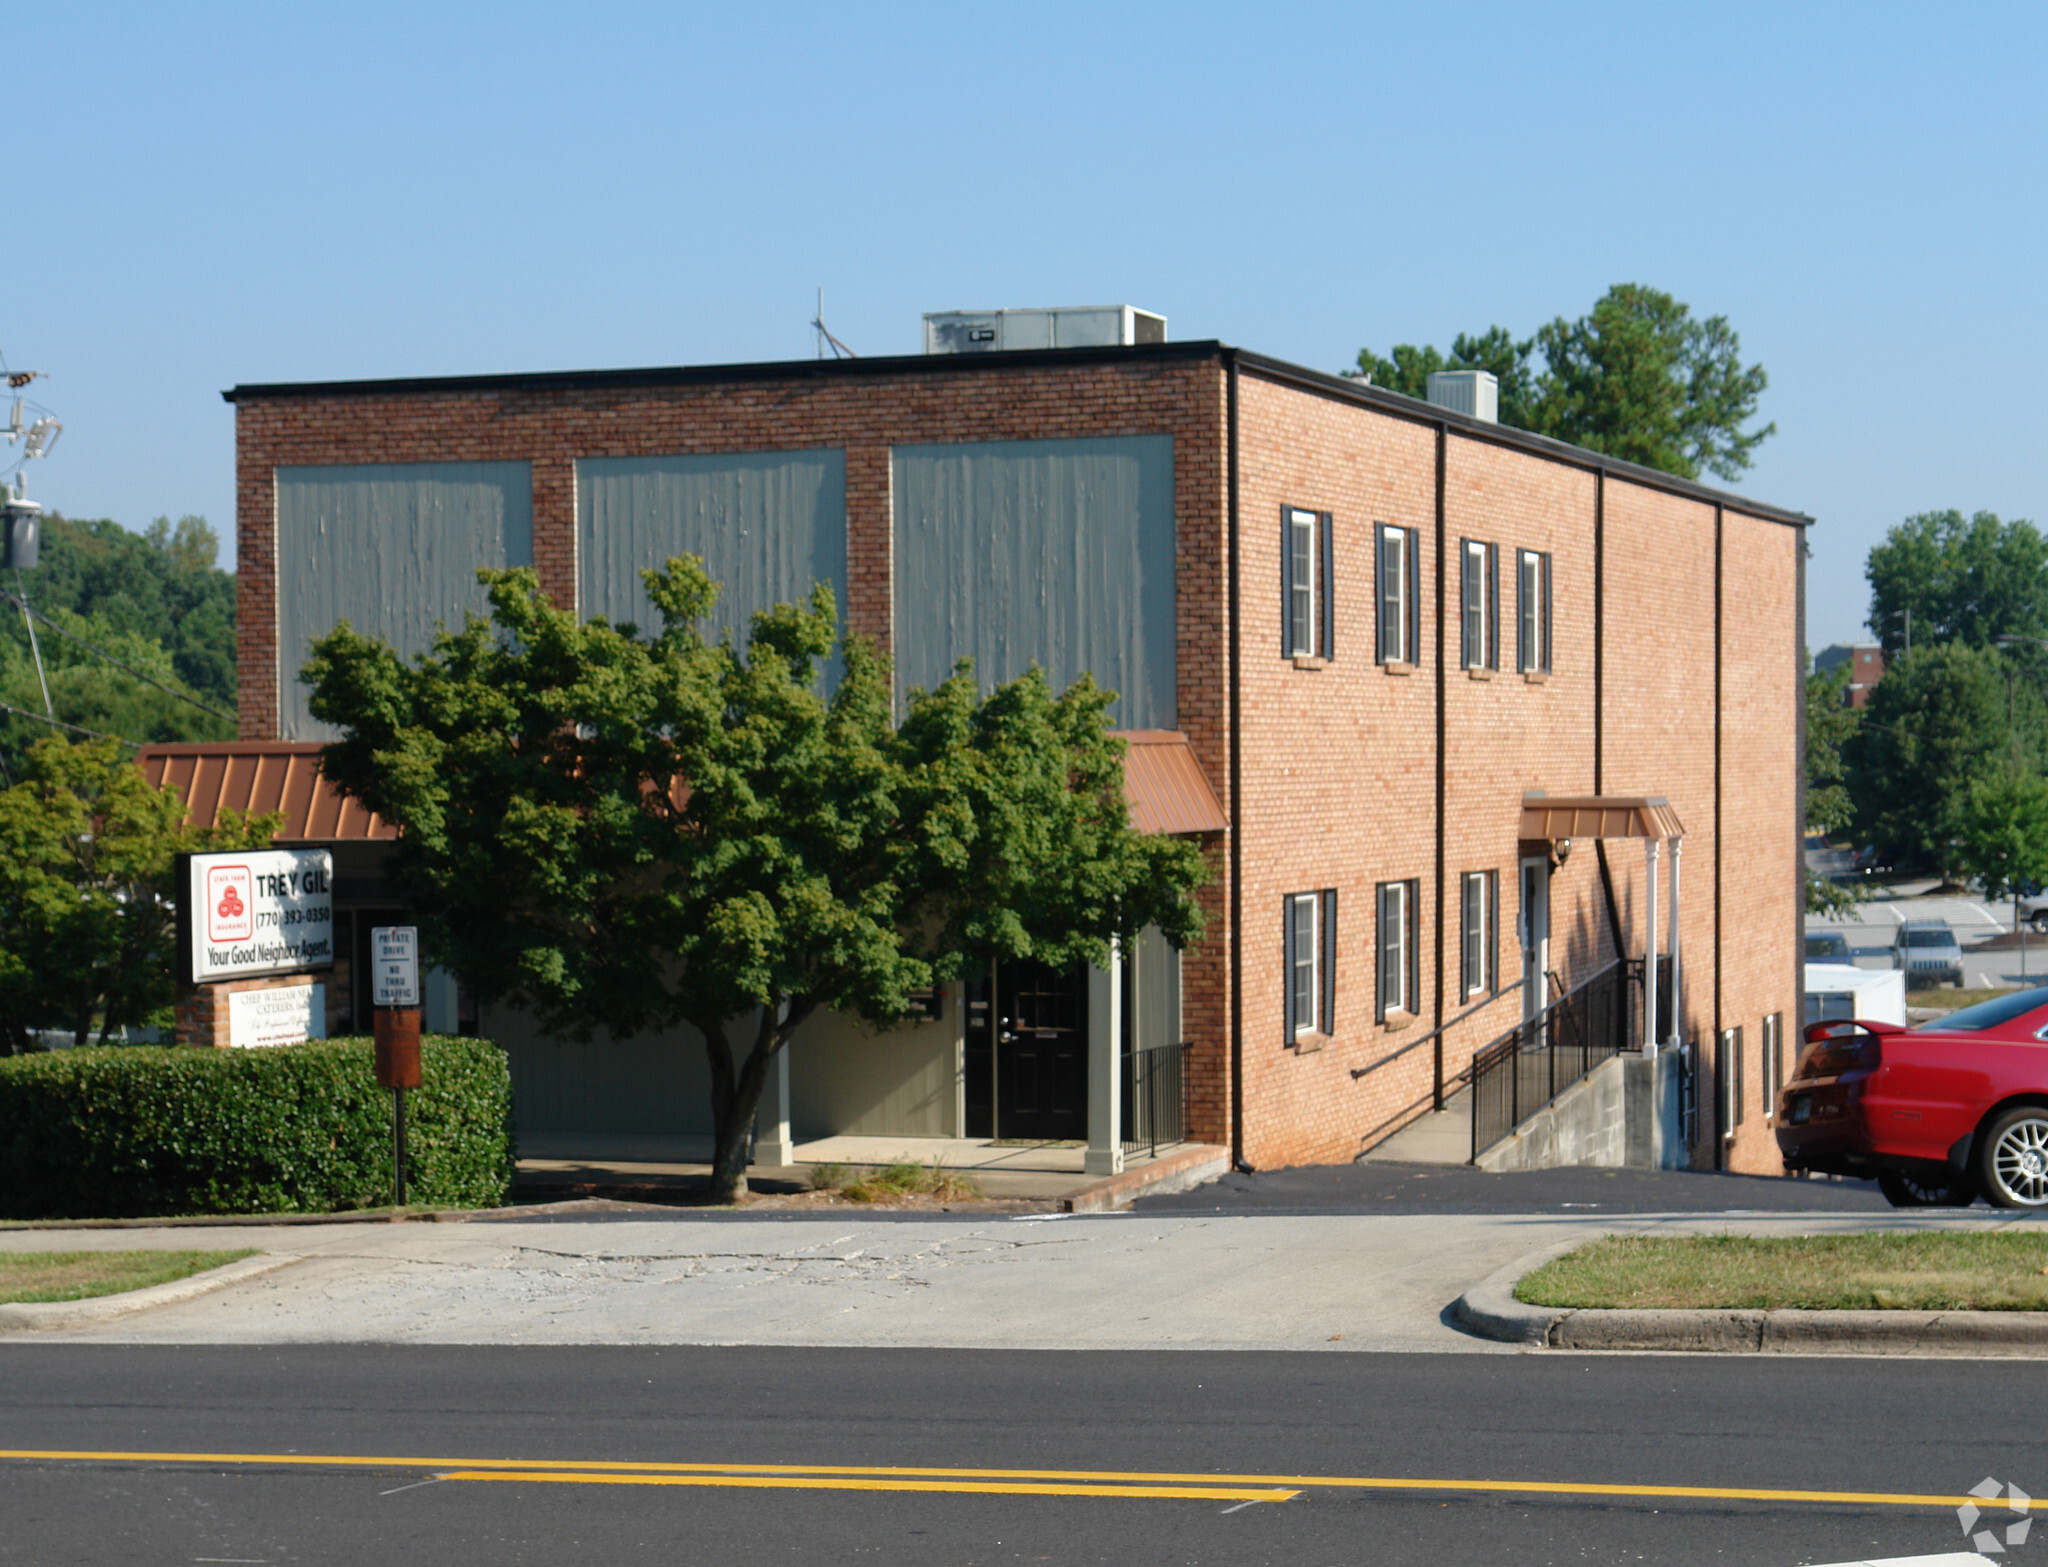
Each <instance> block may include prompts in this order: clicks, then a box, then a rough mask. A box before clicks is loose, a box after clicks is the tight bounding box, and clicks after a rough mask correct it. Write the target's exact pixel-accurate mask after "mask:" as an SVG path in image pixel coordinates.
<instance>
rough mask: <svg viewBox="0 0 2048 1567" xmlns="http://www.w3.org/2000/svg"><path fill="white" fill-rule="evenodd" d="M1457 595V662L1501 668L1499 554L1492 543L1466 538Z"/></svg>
mask: <svg viewBox="0 0 2048 1567" xmlns="http://www.w3.org/2000/svg"><path fill="white" fill-rule="evenodd" d="M1459 561H1460V578H1459V583H1458V598H1459V603H1460V605H1461V607H1462V610H1463V614H1462V621H1463V624H1462V626H1461V629H1460V634H1459V637H1458V662H1459V664H1460V666H1461V667H1463V668H1465V669H1498V668H1500V613H1499V611H1500V557H1499V552H1498V551H1496V550H1495V548H1494V547H1493V546H1492V545H1491V544H1486V543H1483V542H1481V541H1480V540H1478V539H1466V540H1465V541H1464V543H1463V547H1462V549H1461V550H1460V551H1459Z"/></svg>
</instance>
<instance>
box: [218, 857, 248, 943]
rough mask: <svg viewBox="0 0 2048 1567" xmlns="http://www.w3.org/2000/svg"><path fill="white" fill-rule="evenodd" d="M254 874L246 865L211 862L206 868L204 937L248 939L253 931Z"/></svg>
mask: <svg viewBox="0 0 2048 1567" xmlns="http://www.w3.org/2000/svg"><path fill="white" fill-rule="evenodd" d="M253 882H254V878H253V877H252V876H251V875H250V874H249V867H248V866H246V865H213V866H209V867H208V868H207V872H206V939H207V940H208V941H211V942H227V941H248V940H250V939H252V938H253V937H254V936H255V934H256V911H255V909H254V908H253V907H251V905H252V904H253V903H254V902H255V897H256V894H255V890H254V887H253V885H252V884H253Z"/></svg>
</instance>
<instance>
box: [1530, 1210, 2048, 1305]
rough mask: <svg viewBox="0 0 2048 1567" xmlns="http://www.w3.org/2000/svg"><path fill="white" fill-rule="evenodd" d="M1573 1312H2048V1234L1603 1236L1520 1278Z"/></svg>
mask: <svg viewBox="0 0 2048 1567" xmlns="http://www.w3.org/2000/svg"><path fill="white" fill-rule="evenodd" d="M1515 1299H1517V1300H1519V1301H1521V1302H1522V1303H1523V1304H1525V1305H1529V1306H1558V1307H1565V1308H1570V1309H1577V1310H1599V1309H1602V1308H1623V1309H1628V1308H1637V1307H1651V1308H1686V1307H1691V1308H1699V1309H1714V1310H1734V1311H1776V1310H1802V1311H2048V1232H2043V1231H2036V1230H2006V1231H2000V1232H1998V1233H1996V1234H1982V1233H1977V1234H1971V1233H1957V1232H1945V1231H1944V1232H1923V1233H1919V1234H1903V1233H1899V1232H1896V1231H1889V1232H1884V1233H1879V1234H1871V1235H1800V1236H1784V1237H1778V1236H1758V1235H1686V1236H1643V1235H1607V1236H1603V1237H1601V1238H1600V1239H1599V1240H1597V1241H1594V1242H1592V1243H1591V1244H1589V1245H1586V1246H1581V1247H1580V1248H1579V1249H1578V1250H1577V1251H1575V1252H1572V1253H1570V1254H1569V1255H1567V1256H1563V1257H1559V1258H1557V1259H1556V1260H1555V1261H1553V1262H1549V1263H1546V1264H1544V1266H1542V1267H1540V1268H1538V1269H1537V1270H1536V1271H1535V1272H1534V1273H1531V1274H1529V1275H1528V1276H1527V1277H1526V1278H1524V1279H1523V1280H1522V1281H1521V1282H1520V1283H1518V1284H1517V1285H1516V1286H1515Z"/></svg>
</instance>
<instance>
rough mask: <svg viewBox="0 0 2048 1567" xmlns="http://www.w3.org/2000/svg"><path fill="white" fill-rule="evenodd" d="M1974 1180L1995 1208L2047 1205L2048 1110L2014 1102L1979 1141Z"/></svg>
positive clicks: (2044, 1206) (2041, 1206)
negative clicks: (1975, 1179) (1975, 1177)
mask: <svg viewBox="0 0 2048 1567" xmlns="http://www.w3.org/2000/svg"><path fill="white" fill-rule="evenodd" d="M1977 1183H1978V1185H1979V1186H1981V1187H1982V1188H1983V1190H1984V1197H1985V1200H1986V1201H1988V1202H1989V1203H1990V1204H1991V1205H1992V1206H1993V1207H1994V1208H2048V1109H2043V1108H2042V1107H2041V1106H2040V1105H2015V1106H2014V1107H2013V1108H2012V1109H2010V1110H2008V1111H2006V1112H2005V1114H2003V1115H2001V1116H2000V1117H1999V1118H1998V1119H1997V1120H1995V1121H1993V1122H1992V1123H1991V1125H1990V1126H1989V1127H1988V1128H1987V1129H1986V1130H1985V1133H1984V1137H1983V1140H1982V1141H1981V1142H1980V1143H1979V1144H1978V1152H1977Z"/></svg>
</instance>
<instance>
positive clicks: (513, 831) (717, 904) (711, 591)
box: [304, 557, 1206, 1200]
mask: <svg viewBox="0 0 2048 1567" xmlns="http://www.w3.org/2000/svg"><path fill="white" fill-rule="evenodd" d="M645 576H646V581H647V584H648V592H649V595H650V597H651V598H652V599H653V601H654V603H655V604H656V606H657V607H658V608H659V610H660V613H661V617H662V629H661V630H660V631H659V632H658V633H656V634H654V635H651V636H650V635H643V634H642V633H641V632H639V630H638V629H637V628H635V627H633V626H629V625H609V624H606V623H605V622H602V621H592V622H589V623H587V624H579V623H578V622H577V620H576V618H575V617H574V615H572V614H569V613H567V612H564V611H562V610H558V609H556V608H554V607H553V606H552V605H550V604H549V603H548V602H547V601H546V600H545V599H544V598H543V597H542V596H541V593H540V590H539V586H538V582H537V579H536V578H535V576H534V574H533V573H532V572H531V571H529V570H516V571H506V572H492V571H485V572H481V573H479V577H480V580H482V581H483V582H484V583H485V585H486V587H487V589H488V593H489V598H490V604H491V619H490V621H489V622H488V623H486V622H484V621H481V620H478V619H475V618H474V617H472V618H471V619H470V620H469V621H468V622H467V624H466V625H465V626H464V627H463V628H462V629H461V630H460V631H455V632H444V633H443V634H442V635H441V636H440V637H439V638H438V639H437V641H436V644H435V647H434V649H433V651H432V653H431V654H429V655H427V656H424V657H422V658H421V659H419V660H418V661H417V662H416V663H415V664H413V665H411V666H408V665H407V664H406V663H405V662H404V661H402V660H401V659H400V658H399V657H398V656H397V655H396V654H395V653H394V652H393V651H392V650H391V649H390V648H389V647H388V646H386V645H385V644H383V643H382V642H380V641H378V640H375V639H372V638H368V637H364V636H362V635H360V634H358V633H357V632H356V631H354V630H353V628H351V627H350V626H349V625H347V624H346V623H343V624H342V625H340V626H338V627H336V629H335V630H334V631H333V632H332V633H330V634H329V635H328V636H326V637H324V638H322V639H321V640H320V641H318V642H317V643H315V644H314V649H313V656H312V658H311V659H310V661H309V662H308V664H307V666H306V669H305V674H304V678H305V679H306V680H307V682H308V683H309V684H310V685H311V686H312V688H313V698H312V710H313V713H314V714H315V716H317V717H319V718H321V719H323V720H325V721H327V722H329V723H332V724H335V725H337V726H338V727H339V728H340V729H341V730H342V736H343V737H342V739H341V740H340V741H338V742H337V743H335V744H334V745H332V746H330V747H328V748H327V750H326V752H325V757H324V760H323V764H322V766H323V770H324V771H325V773H326V775H327V777H328V778H330V779H331V780H333V781H334V783H335V784H336V785H337V786H338V787H340V788H341V789H342V790H344V791H345V792H346V793H348V794H350V795H352V796H354V797H355V798H357V799H359V800H361V801H362V802H363V803H364V804H365V805H367V806H369V807H370V808H371V809H373V810H376V811H377V812H379V813H380V814H382V815H383V816H384V817H385V818H386V820H389V821H392V822H394V823H396V824H397V825H398V826H399V827H400V828H401V829H402V836H401V837H400V839H399V841H398V844H397V846H396V850H395V854H394V862H393V863H394V868H393V876H394V878H395V880H396V883H397V886H398V889H399V891H400V893H401V895H402V896H403V897H404V898H405V900H406V901H407V902H408V903H409V904H410V905H411V906H412V907H413V908H414V909H415V910H417V911H418V914H419V916H420V918H421V923H422V927H423V929H422V935H423V939H424V941H425V943H426V945H427V948H428V950H429V952H430V953H431V954H433V955H434V956H436V957H437V958H439V959H440V960H441V961H443V962H446V963H448V964H449V965H450V966H451V967H453V968H454V969H455V970H456V971H457V972H458V973H461V974H462V975H463V976H464V977H465V978H466V979H467V980H469V981H470V982H471V983H472V984H473V985H474V986H475V987H476V988H477V989H478V990H479V991H480V992H481V993H482V994H484V995H486V996H489V997H493V998H496V999H503V1000H512V1001H518V1002H521V1003H523V1004H525V1005H528V1006H530V1007H532V1008H533V1009H534V1010H535V1011H536V1012H537V1013H538V1014H539V1016H540V1017H541V1018H542V1020H543V1021H544V1022H546V1023H547V1024H549V1025H550V1026H552V1027H555V1028H557V1029H560V1030H563V1031H566V1032H570V1033H572V1034H587V1033H588V1032H590V1031H591V1030H592V1029H594V1028H602V1029H604V1030H606V1031H608V1032H610V1033H612V1034H614V1035H617V1036H624V1035H628V1034H632V1033H637V1032H641V1031H645V1030H649V1029H655V1028H662V1027H668V1026H673V1025H675V1024H679V1023H680V1024H687V1025H689V1026H690V1027H692V1028H694V1029H695V1030H696V1031H697V1033H699V1034H700V1035H701V1036H702V1037H703V1039H704V1042H705V1048H706V1053H707V1056H708V1058H709V1065H710V1072H711V1096H712V1114H713V1120H714V1123H715V1128H716V1145H717V1148H716V1154H715V1157H714V1174H713V1184H714V1188H715V1190H716V1192H717V1193H718V1195H720V1196H721V1197H722V1198H725V1199H728V1200H729V1199H732V1198H736V1197H737V1196H738V1194H739V1193H740V1191H741V1190H742V1189H743V1185H744V1178H745V1170H746V1155H747V1139H748V1130H749V1128H750V1126H751V1124H752V1121H753V1117H754V1111H755V1106H756V1103H757V1101H758V1099H759V1096H760V1092H761V1088H762V1085H763V1083H764V1082H765V1080H766V1073H767V1070H768V1067H769V1064H770V1062H771V1061H772V1059H773V1057H774V1055H775V1053H776V1051H778V1050H780V1049H782V1048H784V1046H785V1045H786V1043H787V1041H788V1040H789V1038H790V1036H791V1034H792V1033H793V1032H794V1031H795V1030H796V1029H797V1027H798V1026H799V1025H800V1024H802V1023H803V1021H804V1020H805V1019H806V1018H808V1017H809V1016H810V1015H811V1014H812V1013H813V1012H815V1011H817V1010H819V1009H820V1008H830V1009H835V1010H839V1011H843V1012H847V1013H851V1014H853V1015H856V1016H858V1017H860V1018H862V1019H864V1020H866V1021H867V1022H868V1023H869V1024H871V1025H873V1026H876V1027H886V1026H891V1025H893V1024H895V1023H897V1022H899V1021H901V1020H902V1019H903V1018H904V1017H905V1015H906V1014H907V1013H908V1012H909V1010H910V1006H911V996H912V993H913V992H915V991H918V990H921V989H924V988H926V987H928V986H930V985H932V984H934V983H936V982H938V981H940V980H944V979H947V978H950V977H953V976H955V975H957V974H959V973H960V972H962V970H963V968H964V966H965V964H966V963H967V962H968V961H970V960H971V959H981V960H986V959H988V958H990V957H1036V958H1039V959H1042V960H1044V961H1047V962H1051V963H1056V964H1066V963H1072V962H1076V961H1080V960H1082V959H1090V960H1094V961H1098V962H1099V961H1102V960H1104V959H1105V958H1106V956H1107V953H1108V947H1109V943H1110V941H1111V940H1112V939H1113V938H1115V937H1118V936H1130V935H1133V934H1135V933H1136V932H1137V931H1139V930H1140V929H1142V928H1143V927H1145V926H1146V925H1158V926H1159V927H1161V928H1162V930H1164V932H1165V933H1166V935H1167V936H1168V938H1169V939H1170V940H1172V941H1173V942H1175V943H1176V944H1180V943H1184V942H1186V941H1188V940H1191V939H1192V938H1193V937H1194V936H1195V935H1196V934H1197V933H1198V931H1199V929H1200V925H1201V918H1200V912H1199V910H1198V908H1197V907H1196V905H1195V902H1194V899H1193V893H1194V891H1195V889H1196V888H1197V887H1198V886H1199V885H1200V884H1201V882H1202V881H1203V880H1204V879H1205V876H1206V867H1205V865H1204V862H1203V860H1202V857H1201V855H1200V853H1199V851H1198V850H1197V849H1196V848H1194V847H1193V846H1192V845H1190V844H1188V843H1185V842H1182V841H1180V840H1176V839H1162V838H1152V837H1145V836H1143V835H1140V834H1139V833H1137V832H1135V831H1134V830H1133V829H1132V828H1131V826H1130V824H1129V819H1128V814H1127V811H1126V807H1125V802H1124V795H1123V774H1122V765H1121V761H1122V744H1121V742H1119V741H1116V740H1113V739H1111V738H1109V737H1108V736H1107V734H1106V732H1105V730H1104V721H1105V719H1104V715H1105V713H1106V710H1107V706H1108V703H1109V702H1110V701H1111V700H1113V698H1112V695H1111V694H1110V693H1108V692H1105V691H1103V690H1101V689H1100V688H1098V687H1097V686H1096V685H1095V684H1094V683H1093V682H1092V681H1091V680H1088V679H1085V678H1084V679H1083V680H1081V681H1079V682H1077V683H1076V684H1075V685H1074V686H1073V687H1071V688H1070V689H1068V690H1067V691H1066V692H1064V693H1061V694H1059V695H1057V696H1055V695H1054V694H1053V693H1052V692H1051V691H1050V690H1049V689H1048V687H1047V685H1046V682H1045V679H1044V677H1043V675H1042V674H1040V673H1039V672H1038V671H1037V670H1035V669H1034V670H1033V671H1032V672H1031V673H1029V674H1027V675H1025V676H1024V677H1022V678H1020V679H1018V680H1015V681H1012V682H1010V683H1009V684H1007V685H1004V686H1002V687H999V688H998V689H997V690H996V691H994V692H993V693H992V694H991V695H989V696H988V697H986V698H980V697H979V696H978V695H977V688H976V686H975V683H974V679H973V675H972V671H971V670H970V669H969V668H967V667H966V666H965V665H963V666H962V667H961V668H960V669H959V670H958V671H957V672H956V673H955V674H954V675H953V676H952V677H951V678H950V679H948V680H947V681H945V682H944V683H943V684H941V685H940V686H939V687H938V688H937V689H935V690H933V691H930V692H919V693H913V695H912V697H911V699H910V703H909V710H908V713H907V716H906V717H905V720H904V721H903V723H902V724H901V725H900V726H899V725H898V724H896V723H895V722H894V721H893V713H892V701H891V695H890V679H889V674H888V669H887V666H886V663H885V662H884V660H883V658H882V657H881V655H880V654H878V653H877V652H876V650H875V649H874V648H873V647H872V646H870V645H869V644H867V643H865V642H863V641H861V640H859V639H846V640H845V642H844V644H843V655H844V660H845V673H844V675H843V677H842V678H841V680H840V683H839V686H838V689H837V690H836V691H835V692H834V693H833V694H832V695H831V696H830V697H829V698H827V697H825V696H823V695H821V694H820V693H819V691H818V690H817V683H818V671H819V667H820V664H821V662H822V661H823V660H824V659H825V657H826V655H827V654H828V653H829V652H830V651H831V650H832V648H833V646H834V643H835V640H837V634H836V612H835V608H834V604H833V600H832V595H831V592H830V590H829V589H827V588H825V587H823V586H820V587H818V588H817V589H816V590H815V592H814V593H813V595H812V598H811V601H810V603H809V604H807V605H788V604H785V605H780V606H778V607H777V608H775V609H773V610H771V611H768V612H766V613H764V614H760V615H757V616H755V617H754V620H753V623H752V628H751V632H750V634H749V637H748V639H747V643H746V647H745V649H744V651H742V650H740V649H739V648H737V647H735V646H734V645H733V644H732V642H731V641H730V640H727V641H724V642H720V643H715V644H714V643H711V642H708V641H706V640H705V638H704V636H703V634H702V631H701V629H700V628H701V625H702V618H703V617H704V615H705V614H706V613H707V612H708V611H709V609H710V608H711V606H712V604H713V602H714V600H715V596H716V593H717V588H716V585H715V584H713V583H712V581H711V580H710V578H709V577H708V576H707V575H706V574H705V571H704V568H703V564H702V562H701V561H699V560H697V559H695V558H694V557H681V558H678V559H675V560H671V561H670V562H669V564H668V569H667V570H666V571H661V572H652V571H650V572H648V573H646V574H645ZM736 1045H737V1046H738V1048H737V1049H736V1048H735V1046H736Z"/></svg>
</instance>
